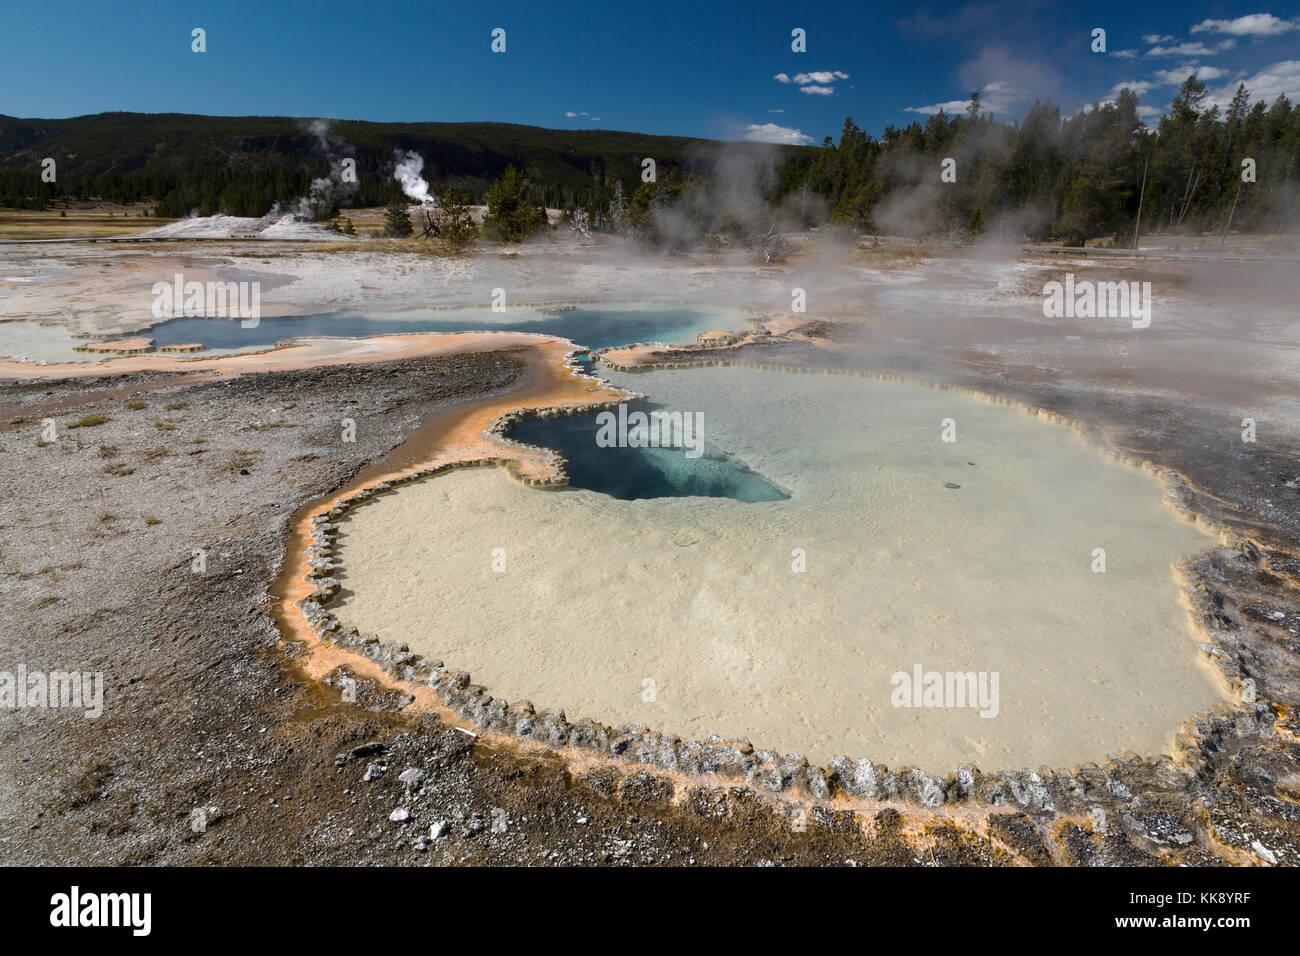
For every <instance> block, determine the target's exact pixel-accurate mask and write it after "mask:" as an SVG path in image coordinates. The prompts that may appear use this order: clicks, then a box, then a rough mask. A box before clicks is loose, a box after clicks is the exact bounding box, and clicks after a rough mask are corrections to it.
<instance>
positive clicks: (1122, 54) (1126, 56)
mask: <svg viewBox="0 0 1300 956" xmlns="http://www.w3.org/2000/svg"><path fill="white" fill-rule="evenodd" d="M1110 55H1111V56H1114V57H1118V58H1119V59H1121V60H1132V59H1135V58H1136V57H1137V55H1138V51H1137V50H1112V51H1111V54H1110Z"/></svg>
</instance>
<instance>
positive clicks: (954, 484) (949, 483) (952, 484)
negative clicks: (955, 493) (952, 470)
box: [943, 481, 961, 488]
mask: <svg viewBox="0 0 1300 956" xmlns="http://www.w3.org/2000/svg"><path fill="white" fill-rule="evenodd" d="M943 486H944V487H945V488H960V487H961V485H959V484H957V482H955V481H945V482H944V483H943Z"/></svg>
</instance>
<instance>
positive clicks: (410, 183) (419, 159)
mask: <svg viewBox="0 0 1300 956" xmlns="http://www.w3.org/2000/svg"><path fill="white" fill-rule="evenodd" d="M393 155H394V156H395V157H396V158H397V168H396V169H394V170H393V178H394V179H396V180H397V181H398V182H399V183H401V184H402V192H404V193H406V195H407V196H409V197H410V198H411V199H414V200H415V201H416V202H418V203H420V204H421V205H437V203H438V200H437V199H435V198H434V197H433V196H432V195H430V193H429V184H428V183H427V182H426V181H425V179H424V177H423V176H421V175H420V173H421V172H423V171H424V157H423V156H421V155H420V154H419V153H417V152H415V151H413V150H400V149H395V150H393Z"/></svg>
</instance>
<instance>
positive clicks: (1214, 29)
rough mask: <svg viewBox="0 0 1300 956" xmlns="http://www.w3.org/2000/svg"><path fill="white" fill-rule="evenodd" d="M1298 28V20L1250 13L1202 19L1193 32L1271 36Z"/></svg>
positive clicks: (1268, 14) (1239, 35) (1240, 35)
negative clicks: (1232, 16) (1218, 18)
mask: <svg viewBox="0 0 1300 956" xmlns="http://www.w3.org/2000/svg"><path fill="white" fill-rule="evenodd" d="M1296 29H1300V21H1297V20H1279V19H1278V18H1277V17H1275V16H1273V14H1271V13H1251V14H1248V15H1247V16H1244V17H1237V19H1235V20H1202V21H1201V22H1200V23H1198V24H1196V26H1194V27H1192V32H1193V33H1227V34H1229V35H1231V36H1235V37H1271V36H1277V35H1278V34H1279V33H1289V32H1290V31H1292V30H1296Z"/></svg>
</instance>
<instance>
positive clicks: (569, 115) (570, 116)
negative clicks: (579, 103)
mask: <svg viewBox="0 0 1300 956" xmlns="http://www.w3.org/2000/svg"><path fill="white" fill-rule="evenodd" d="M564 115H565V116H567V117H569V118H570V119H572V118H573V117H575V116H577V115H578V114H577V113H575V112H573V110H567V111H566V112H565V114H564Z"/></svg>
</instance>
